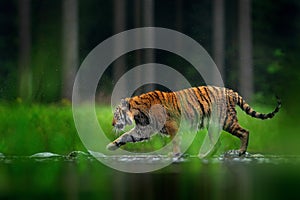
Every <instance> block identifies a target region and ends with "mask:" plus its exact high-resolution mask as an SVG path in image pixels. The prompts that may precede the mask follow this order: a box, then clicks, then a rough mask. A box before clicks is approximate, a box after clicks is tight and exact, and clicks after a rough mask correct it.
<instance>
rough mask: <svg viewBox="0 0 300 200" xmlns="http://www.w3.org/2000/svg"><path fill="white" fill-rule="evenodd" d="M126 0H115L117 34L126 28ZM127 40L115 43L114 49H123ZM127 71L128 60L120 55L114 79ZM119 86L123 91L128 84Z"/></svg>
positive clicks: (115, 27) (115, 63) (115, 31)
mask: <svg viewBox="0 0 300 200" xmlns="http://www.w3.org/2000/svg"><path fill="white" fill-rule="evenodd" d="M125 9H126V0H122V1H119V0H114V17H115V18H114V33H115V34H117V33H119V32H121V31H124V30H125V29H126V11H125ZM124 46H125V41H120V43H118V44H115V45H114V47H113V48H114V51H116V50H117V49H123V48H124ZM125 72H126V60H125V58H124V57H119V58H118V59H117V60H116V61H115V62H114V65H113V80H114V82H117V81H118V79H119V78H120V77H121V76H122V75H123V74H124V73H125ZM120 87H122V88H119V89H120V90H122V91H126V90H127V89H126V88H127V87H126V85H121V86H120Z"/></svg>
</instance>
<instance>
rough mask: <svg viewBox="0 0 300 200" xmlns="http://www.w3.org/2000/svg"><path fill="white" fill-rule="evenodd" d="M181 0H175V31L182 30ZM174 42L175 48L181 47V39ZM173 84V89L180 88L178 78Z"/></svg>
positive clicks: (180, 84)
mask: <svg viewBox="0 0 300 200" xmlns="http://www.w3.org/2000/svg"><path fill="white" fill-rule="evenodd" d="M182 1H183V0H176V21H175V23H176V24H175V26H176V28H177V31H179V32H182V31H183V23H182V22H183V19H182V18H183V14H182V6H183V5H182V3H183V2H182ZM175 44H176V49H181V48H182V43H181V40H177V41H175ZM170 80H174V78H172V77H170ZM174 86H175V90H180V89H183V88H182V83H180V81H179V80H178V79H175V80H174Z"/></svg>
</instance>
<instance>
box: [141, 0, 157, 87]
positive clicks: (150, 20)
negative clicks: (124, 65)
mask: <svg viewBox="0 0 300 200" xmlns="http://www.w3.org/2000/svg"><path fill="white" fill-rule="evenodd" d="M143 3H144V5H143V7H144V9H143V11H144V26H145V27H153V26H154V16H153V13H154V1H153V0H144V1H143ZM147 42H148V43H150V44H151V43H154V33H149V38H148V41H147ZM145 62H146V63H154V62H155V59H154V50H153V49H147V51H146V52H145ZM144 76H147V77H149V79H150V80H153V83H155V70H154V69H153V68H147V69H146V70H145V73H144ZM145 89H146V91H152V90H154V89H155V88H154V86H153V85H149V86H148V87H146V88H145Z"/></svg>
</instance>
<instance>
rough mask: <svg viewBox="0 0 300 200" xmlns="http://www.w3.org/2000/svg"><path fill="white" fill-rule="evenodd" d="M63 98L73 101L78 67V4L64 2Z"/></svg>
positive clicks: (69, 0)
mask: <svg viewBox="0 0 300 200" xmlns="http://www.w3.org/2000/svg"><path fill="white" fill-rule="evenodd" d="M62 3H63V5H62V6H63V8H62V9H63V33H62V34H63V36H62V39H63V41H62V45H63V69H62V70H63V71H62V73H63V76H62V97H63V98H66V99H69V100H71V99H72V91H73V84H74V80H75V75H76V70H77V67H78V2H77V0H63V2H62Z"/></svg>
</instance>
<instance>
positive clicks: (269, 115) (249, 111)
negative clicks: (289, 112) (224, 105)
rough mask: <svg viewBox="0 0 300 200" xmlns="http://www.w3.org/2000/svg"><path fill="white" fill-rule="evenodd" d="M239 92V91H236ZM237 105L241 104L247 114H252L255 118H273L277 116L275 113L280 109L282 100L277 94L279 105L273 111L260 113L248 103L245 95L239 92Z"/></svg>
mask: <svg viewBox="0 0 300 200" xmlns="http://www.w3.org/2000/svg"><path fill="white" fill-rule="evenodd" d="M236 94H237V93H236ZM236 99H237V105H239V107H240V108H241V109H242V110H243V111H244V112H245V113H246V114H247V115H250V116H252V117H254V118H258V119H271V118H273V117H274V116H275V114H276V113H277V112H278V111H279V109H280V107H281V100H280V98H279V97H278V96H276V99H277V106H276V108H275V109H274V111H273V112H270V113H267V114H264V113H259V112H256V111H255V110H254V109H253V108H251V107H250V105H249V104H247V103H246V102H245V101H244V99H243V97H241V96H240V95H238V94H237V98H236Z"/></svg>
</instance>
